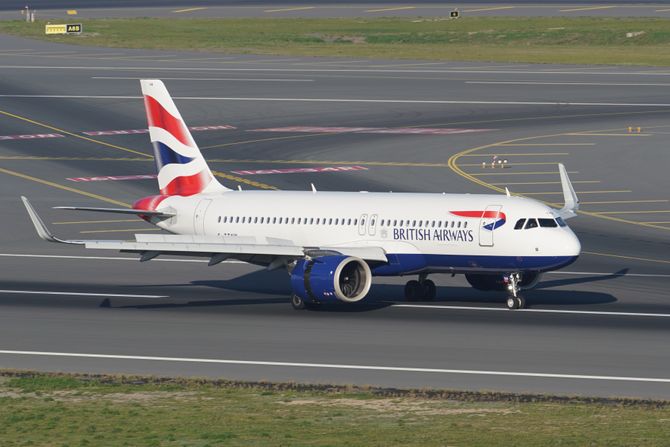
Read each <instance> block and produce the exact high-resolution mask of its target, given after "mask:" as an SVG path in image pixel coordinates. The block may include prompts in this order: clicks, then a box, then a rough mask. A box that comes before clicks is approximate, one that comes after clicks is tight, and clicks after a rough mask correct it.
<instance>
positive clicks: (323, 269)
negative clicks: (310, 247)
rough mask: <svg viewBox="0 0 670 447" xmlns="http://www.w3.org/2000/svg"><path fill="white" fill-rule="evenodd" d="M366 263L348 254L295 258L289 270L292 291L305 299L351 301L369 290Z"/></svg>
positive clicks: (361, 297) (308, 300)
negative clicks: (292, 266)
mask: <svg viewBox="0 0 670 447" xmlns="http://www.w3.org/2000/svg"><path fill="white" fill-rule="evenodd" d="M371 285H372V272H371V271H370V267H369V266H368V264H367V263H366V262H365V261H363V260H362V259H360V258H356V257H351V256H340V255H334V256H321V257H318V258H307V259H301V260H299V261H298V262H297V263H296V265H295V267H294V268H293V271H292V272H291V287H292V288H293V293H294V294H296V295H298V296H299V297H300V298H302V299H303V300H305V302H307V303H328V302H336V301H343V302H345V303H355V302H357V301H360V300H362V299H363V298H365V296H366V295H367V294H368V292H369V291H370V286H371Z"/></svg>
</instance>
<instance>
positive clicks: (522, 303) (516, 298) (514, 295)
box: [505, 273, 526, 310]
mask: <svg viewBox="0 0 670 447" xmlns="http://www.w3.org/2000/svg"><path fill="white" fill-rule="evenodd" d="M520 282H521V275H520V274H519V273H512V274H510V275H509V276H506V277H505V283H507V290H508V291H509V296H508V297H507V301H506V304H507V308H508V309H510V310H514V309H523V308H524V307H526V300H525V299H524V298H523V297H522V296H521V294H520V293H519V291H520V287H519V283H520Z"/></svg>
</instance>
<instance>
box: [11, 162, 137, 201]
mask: <svg viewBox="0 0 670 447" xmlns="http://www.w3.org/2000/svg"><path fill="white" fill-rule="evenodd" d="M0 172H1V173H3V174H8V175H12V176H14V177H18V178H22V179H24V180H30V181H33V182H36V183H41V184H43V185H47V186H51V187H53V188H58V189H62V190H63V191H69V192H73V193H75V194H80V195H82V196H86V197H90V198H92V199H98V200H101V201H103V202H107V203H111V204H113V205H118V206H122V207H125V208H130V205H129V204H128V203H125V202H121V201H119V200H115V199H110V198H109V197H105V196H101V195H98V194H93V193H91V192H86V191H82V190H81V189H77V188H71V187H69V186H65V185H61V184H59V183H54V182H50V181H49V180H44V179H41V178H37V177H33V176H31V175H27V174H22V173H20V172H16V171H10V170H9V169H5V168H0Z"/></svg>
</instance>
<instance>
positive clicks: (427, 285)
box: [405, 274, 437, 301]
mask: <svg viewBox="0 0 670 447" xmlns="http://www.w3.org/2000/svg"><path fill="white" fill-rule="evenodd" d="M427 277H428V275H426V274H421V275H419V280H418V281H417V280H415V279H413V280H411V281H407V284H405V299H406V300H407V301H432V300H434V299H435V295H436V294H437V288H436V287H435V283H434V282H433V281H431V280H430V279H427Z"/></svg>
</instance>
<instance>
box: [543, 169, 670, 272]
mask: <svg viewBox="0 0 670 447" xmlns="http://www.w3.org/2000/svg"><path fill="white" fill-rule="evenodd" d="M573 183H574V182H573ZM546 274H548V275H587V276H590V275H601V276H632V277H640V278H670V275H663V274H661V273H616V272H615V273H607V272H564V271H562V270H556V271H553V272H546Z"/></svg>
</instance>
